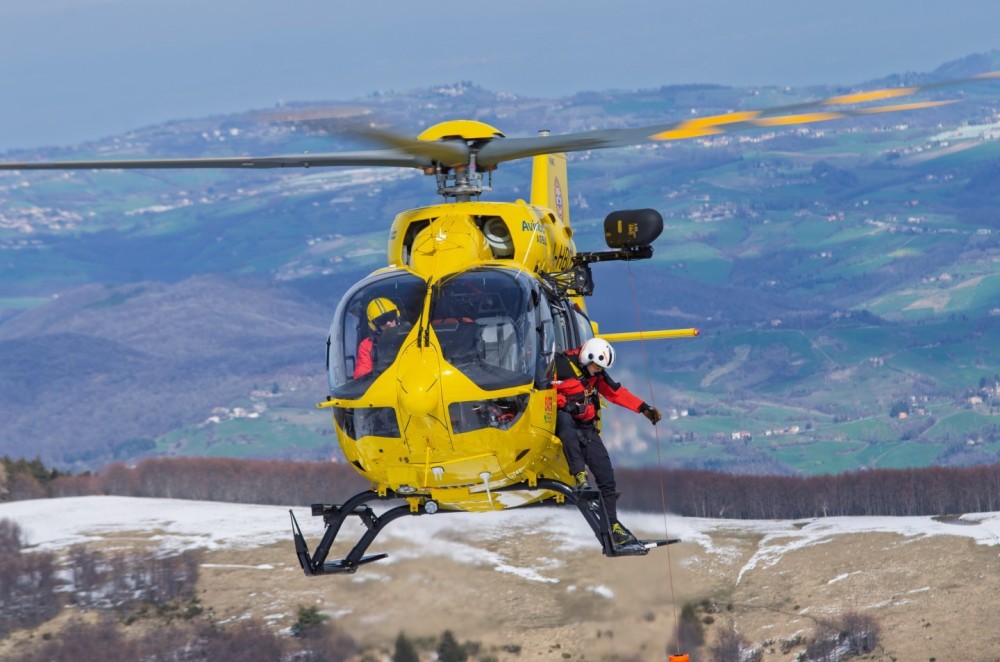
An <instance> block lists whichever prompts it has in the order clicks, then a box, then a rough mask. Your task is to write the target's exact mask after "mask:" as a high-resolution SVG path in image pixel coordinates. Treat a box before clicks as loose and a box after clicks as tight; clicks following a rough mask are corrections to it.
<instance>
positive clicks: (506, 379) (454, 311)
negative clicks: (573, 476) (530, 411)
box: [327, 267, 565, 400]
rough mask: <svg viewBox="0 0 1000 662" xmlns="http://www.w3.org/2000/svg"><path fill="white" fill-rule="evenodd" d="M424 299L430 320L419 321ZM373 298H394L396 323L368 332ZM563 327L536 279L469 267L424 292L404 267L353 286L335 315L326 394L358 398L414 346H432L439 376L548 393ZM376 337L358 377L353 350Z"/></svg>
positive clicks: (488, 388) (423, 284)
mask: <svg viewBox="0 0 1000 662" xmlns="http://www.w3.org/2000/svg"><path fill="white" fill-rule="evenodd" d="M428 295H429V296H430V305H429V308H428V310H429V315H428V320H423V319H421V317H422V311H423V310H424V306H425V299H426V297H427V296H428ZM375 300H388V301H391V302H392V303H393V304H394V305H395V306H396V307H397V308H398V318H399V323H398V325H397V326H394V327H391V328H386V329H377V330H376V329H373V328H371V326H372V325H371V324H370V323H369V319H368V316H367V314H366V310H367V308H368V306H369V304H370V303H371V302H372V301H375ZM564 327H565V322H563V321H562V320H558V321H554V320H553V315H552V310H551V308H550V305H549V302H548V299H547V297H546V295H545V293H544V292H543V291H542V288H541V286H540V285H539V281H538V280H537V279H535V278H531V277H528V276H527V275H526V274H524V273H523V272H521V271H519V270H517V269H511V268H500V267H480V268H476V269H471V270H468V271H463V272H460V273H457V274H453V275H451V276H447V277H445V278H442V279H441V280H439V281H438V282H437V283H435V284H434V285H433V286H432V287H430V288H429V289H428V286H427V283H426V282H425V281H424V280H423V279H421V278H419V277H418V276H416V275H415V274H413V272H412V271H410V270H408V269H398V270H393V271H390V272H382V273H379V274H376V275H373V276H371V277H369V278H367V279H365V280H363V281H361V282H359V283H358V284H356V285H355V286H354V287H353V288H352V289H351V290H350V291H349V292H348V293H347V294H346V295H345V296H344V298H343V299H342V300H341V303H340V306H339V307H338V309H337V312H336V314H335V316H334V320H333V324H332V325H331V327H330V336H329V339H328V341H327V342H328V348H327V370H328V376H329V381H330V391H331V395H332V396H333V397H334V398H337V399H345V400H355V399H358V398H360V397H361V396H362V395H363V394H364V393H365V392H366V391H367V390H368V387H369V386H371V384H373V383H374V382H375V381H376V380H377V379H378V378H379V377H380V376H381V374H382V373H383V372H384V371H385V370H386V369H387V368H388V367H390V366H391V365H393V363H394V362H395V361H396V359H397V358H398V357H399V355H400V352H401V350H402V349H403V348H404V347H405V346H409V345H411V344H418V345H424V346H427V345H433V346H434V347H436V348H437V352H438V353H439V356H440V358H441V359H442V364H441V370H442V371H443V372H444V371H451V370H453V371H457V372H458V373H461V374H462V375H464V377H465V378H467V379H468V380H470V381H471V382H472V383H473V384H475V386H476V387H478V388H479V389H481V390H484V391H498V390H501V389H510V388H516V387H520V386H535V387H539V388H547V386H548V384H547V379H548V377H547V375H548V373H549V368H550V367H551V364H552V360H553V356H554V351H555V346H556V345H557V344H559V345H562V344H563V343H557V340H558V338H561V337H563V336H565V331H563V330H562V329H563V328H564ZM421 332H422V333H423V338H420V337H419V336H420V334H421ZM431 334H433V337H432V335H431ZM375 335H377V352H376V353H375V360H374V362H373V363H374V365H373V368H374V369H373V370H372V371H371V372H369V373H366V374H364V375H363V376H358V377H356V378H355V375H356V374H357V373H356V370H355V367H356V366H357V364H358V359H359V357H358V348H359V347H360V345H361V343H362V342H363V341H364V340H365V338H369V337H372V336H375Z"/></svg>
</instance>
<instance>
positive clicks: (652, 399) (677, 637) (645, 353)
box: [625, 260, 683, 659]
mask: <svg viewBox="0 0 1000 662" xmlns="http://www.w3.org/2000/svg"><path fill="white" fill-rule="evenodd" d="M625 265H626V267H627V268H628V282H629V285H630V286H631V288H632V308H633V310H635V321H636V330H637V331H639V333H640V337H639V345H640V346H641V347H642V358H643V363H644V364H645V365H646V382H647V385H648V388H649V403H650V405H652V406H653V407H655V406H656V396H655V395H654V393H653V374H652V370H651V368H650V363H649V350H648V349H647V347H646V339H645V338H643V337H642V335H641V334H642V331H643V327H642V311H641V310H640V308H639V295H638V292H637V291H636V286H635V278H634V276H633V275H632V263H631V262H630V261H629V260H625ZM653 435H654V436H655V438H656V468H657V469H658V473H659V475H660V511H661V512H662V514H663V536H664V538H666V539H668V540H669V539H670V527H669V525H668V524H667V492H666V487H665V486H664V482H663V473H664V472H663V457H662V454H661V453H660V430H659V428H658V427H657V426H656V425H654V426H653ZM666 547H667V577H668V581H669V584H670V605H671V607H672V608H673V614H674V641H675V642H676V646H677V657H678V658H680V659H683V656H682V654H681V652H680V649H681V630H680V622H679V621H678V619H677V599H676V596H675V593H674V564H673V562H672V561H671V559H670V547H671V545H667V546H666ZM671 657H672V658H673V656H671Z"/></svg>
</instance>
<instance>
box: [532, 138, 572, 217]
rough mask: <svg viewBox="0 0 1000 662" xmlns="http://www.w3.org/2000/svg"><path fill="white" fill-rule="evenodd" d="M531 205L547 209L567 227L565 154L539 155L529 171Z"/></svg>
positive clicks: (567, 201)
mask: <svg viewBox="0 0 1000 662" xmlns="http://www.w3.org/2000/svg"><path fill="white" fill-rule="evenodd" d="M531 204H533V205H536V206H538V207H547V208H548V209H551V210H552V211H554V212H555V213H556V215H557V216H558V217H559V218H560V219H561V220H562V222H563V223H565V224H566V225H569V185H568V180H567V176H566V155H565V154H540V155H538V156H536V157H535V160H534V164H533V165H532V171H531Z"/></svg>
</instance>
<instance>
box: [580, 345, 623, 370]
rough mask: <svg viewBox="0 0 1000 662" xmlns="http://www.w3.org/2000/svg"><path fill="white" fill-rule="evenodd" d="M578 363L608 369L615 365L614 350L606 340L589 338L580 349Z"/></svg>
mask: <svg viewBox="0 0 1000 662" xmlns="http://www.w3.org/2000/svg"><path fill="white" fill-rule="evenodd" d="M580 363H581V364H583V365H590V364H591V363H596V364H597V365H599V366H601V367H602V368H610V367H611V366H613V365H614V364H615V350H614V349H613V348H612V347H611V343H609V342H608V341H607V340H604V339H602V338H591V339H590V340H588V341H587V342H585V343H583V347H581V348H580Z"/></svg>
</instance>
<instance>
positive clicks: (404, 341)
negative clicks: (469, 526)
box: [0, 72, 1000, 575]
mask: <svg viewBox="0 0 1000 662" xmlns="http://www.w3.org/2000/svg"><path fill="white" fill-rule="evenodd" d="M998 77H1000V72H992V73H989V74H982V75H980V76H976V77H973V78H971V79H964V80H961V81H948V82H946V83H934V84H930V85H924V86H915V87H906V88H888V89H879V90H872V91H868V92H858V93H852V94H845V95H839V96H836V97H831V98H828V99H824V100H821V101H816V102H810V103H802V104H795V105H789V106H783V107H779V108H771V109H766V110H754V111H743V112H732V113H727V114H723V115H714V116H708V117H699V118H694V119H689V120H685V121H681V122H677V123H673V124H665V125H659V126H651V127H643V128H636V129H612V130H598V131H588V132H582V133H573V134H565V135H549V134H548V133H547V132H541V133H540V134H539V135H537V136H533V137H525V138H506V137H505V136H504V135H503V133H501V132H500V131H499V130H498V129H496V128H494V127H492V126H490V125H488V124H485V123H483V122H479V121H472V120H457V121H448V122H443V123H440V124H436V125H434V126H431V127H430V128H428V129H426V130H425V131H424V132H423V133H421V134H420V135H418V136H417V137H416V139H411V138H407V137H403V136H400V135H397V134H394V133H389V132H386V131H383V130H374V129H368V130H365V131H364V133H365V134H366V135H367V136H368V138H369V139H371V140H373V141H376V142H378V143H380V144H381V147H380V148H379V149H372V150H365V151H357V152H338V153H326V154H297V155H283V156H267V157H235V158H197V159H146V160H98V161H56V162H31V163H9V162H8V163H0V169H4V170H36V169H66V168H74V169H122V168H284V167H303V168H309V167H321V166H381V167H406V168H417V169H420V170H422V171H423V172H424V173H425V174H427V175H433V176H434V177H435V179H436V182H437V192H438V193H439V194H440V195H441V196H443V197H444V198H445V202H444V203H443V204H436V205H430V206H427V207H422V208H419V209H413V210H409V211H404V212H402V213H400V214H398V215H397V216H396V218H395V220H394V221H393V223H392V226H391V228H390V230H389V239H388V252H387V253H388V254H387V266H385V267H384V268H381V269H379V270H377V271H375V272H374V273H372V274H371V275H369V276H368V277H366V278H364V279H363V280H361V281H360V282H358V283H357V284H355V285H354V286H353V287H352V288H351V289H349V290H348V291H347V292H346V293H345V294H344V295H343V297H342V298H341V300H340V303H339V305H338V307H337V309H336V312H335V314H334V319H333V322H332V324H331V327H330V333H329V337H328V339H327V351H326V369H327V374H328V378H329V385H330V392H329V396H328V397H327V399H326V400H325V401H324V402H322V403H320V404H319V405H317V406H318V407H320V408H324V409H329V410H330V411H331V413H332V417H333V423H334V427H335V428H336V432H337V436H338V439H339V442H340V445H341V448H342V449H343V452H344V455H345V456H346V458H347V460H348V462H350V463H351V465H352V466H353V467H354V468H355V469H356V470H357V471H358V473H360V474H361V475H362V476H364V477H365V478H366V479H368V480H369V481H371V489H369V490H366V491H364V492H362V493H360V494H358V495H356V496H354V497H352V498H351V499H348V500H347V501H346V502H345V503H343V504H313V506H312V513H313V515H315V516H319V517H322V518H323V520H324V523H325V526H326V528H325V533H324V536H323V538H322V541H321V542H320V543H319V545H318V547H317V549H316V551H315V552H314V553H310V551H309V547H308V545H307V543H306V540H305V536H304V535H303V533H302V530H301V528H300V526H299V524H298V522H297V521H296V520H295V516H294V514H293V515H292V532H293V538H294V542H295V548H296V554H297V556H298V558H299V561H300V564H301V566H302V569H303V571H304V572H305V573H306V574H307V575H321V574H331V573H353V572H355V571H356V570H357V569H358V568H359V567H360V566H361V565H364V564H367V563H370V562H373V561H377V560H379V559H382V558H385V557H386V556H387V555H386V554H373V555H366V554H365V553H366V551H367V549H368V547H369V546H370V544H371V543H372V542H373V541H374V539H375V537H376V536H377V535H378V534H379V532H380V531H381V530H382V529H383V528H384V527H385V526H387V525H388V524H389V523H391V522H392V521H394V520H396V519H398V518H400V517H404V516H408V515H433V514H435V513H439V514H440V513H448V512H482V511H495V510H504V509H507V508H515V507H524V506H535V505H543V504H567V505H575V506H576V507H577V508H578V509H579V510H580V512H581V514H582V515H583V516H584V518H585V519H586V521H587V522H588V524H589V525H590V526H591V528H592V529H593V531H594V534H595V535H596V537H597V538H598V540H599V541H600V543H601V547H602V551H603V553H604V554H605V555H607V556H610V557H614V556H623V555H641V554H646V553H648V551H649V550H650V549H652V548H655V547H658V546H662V545H667V544H670V543H672V542H676V540H675V539H670V540H644V541H638V542H636V543H634V544H628V545H624V546H620V545H616V544H614V542H613V539H612V536H611V534H610V530H609V521H608V517H607V515H606V512H605V509H604V504H603V501H602V497H601V495H600V493H599V492H598V491H596V490H594V491H582V492H581V491H578V490H575V489H574V488H572V487H570V485H571V484H572V477H571V476H570V475H569V471H568V467H567V463H566V459H565V456H564V454H563V450H562V447H561V444H560V441H559V439H558V437H557V436H556V435H555V424H556V413H557V407H556V395H555V389H554V386H553V384H552V380H553V376H552V374H553V373H552V366H553V361H554V359H555V357H556V355H557V354H558V353H560V352H563V351H566V350H569V349H572V348H576V347H579V346H580V345H581V344H583V343H584V342H585V341H586V340H588V339H590V338H593V337H594V336H595V334H596V332H597V324H596V323H594V322H593V321H592V320H591V319H590V318H589V317H588V315H587V311H586V306H585V299H584V298H585V297H587V296H589V295H591V294H592V293H593V290H594V280H593V275H592V272H591V265H592V264H594V263H598V262H604V261H611V260H627V261H632V260H641V259H646V258H649V257H651V256H652V254H653V249H652V243H653V242H654V240H655V239H656V238H657V237H658V236H659V234H660V233H661V231H662V230H663V219H662V217H661V216H660V214H659V213H658V212H656V211H655V210H652V209H641V210H623V211H616V212H612V213H611V214H609V215H608V216H607V217H606V218H605V219H604V232H605V239H606V242H607V245H608V248H609V250H607V251H599V252H582V251H578V250H577V248H576V245H575V242H574V233H573V228H572V226H571V224H570V213H569V208H568V191H569V189H568V181H567V160H566V153H567V152H578V151H586V150H595V149H607V148H614V147H623V146H628V145H637V144H643V143H650V142H657V141H669V140H680V139H687V138H697V137H703V136H713V135H718V134H722V133H726V132H731V131H735V130H746V129H753V128H759V127H779V126H789V125H800V124H807V123H813V122H820V121H826V120H832V119H840V118H846V117H852V116H863V115H871V114H876V113H885V112H896V111H902V110H914V109H919V108H928V107H932V106H937V105H941V104H944V103H950V101H947V100H945V101H919V102H911V103H901V104H900V103H897V104H892V105H881V106H867V107H862V108H846V109H845V108H843V106H845V105H852V104H867V103H871V102H879V101H884V100H886V99H893V98H898V97H904V96H909V95H912V94H916V93H917V92H921V91H925V90H927V89H930V88H935V87H942V86H945V85H956V84H959V83H963V82H968V81H975V80H980V79H984V78H998ZM529 157H530V158H532V159H533V170H532V182H531V194H530V199H529V200H527V201H526V200H517V201H515V202H485V201H482V200H481V196H482V194H483V193H484V192H488V191H490V190H491V188H492V177H493V172H494V171H495V170H496V169H497V167H498V165H499V164H501V163H503V162H507V161H512V160H515V159H522V158H529ZM697 334H698V331H697V330H696V329H671V330H661V331H645V332H640V331H636V332H631V333H614V334H604V335H602V337H603V338H604V339H606V340H608V341H611V342H621V341H633V340H640V339H641V340H653V339H661V338H678V337H692V336H696V335H697ZM373 347H374V349H375V351H373ZM383 500H396V501H402V502H403V503H402V504H400V505H396V506H395V507H392V508H389V509H387V510H385V511H384V512H381V514H377V513H376V512H375V511H374V510H373V509H372V508H371V507H370V505H369V503H371V502H377V501H383ZM353 516H357V517H359V518H360V520H361V521H362V523H363V524H364V526H365V527H366V531H365V533H364V534H363V535H362V536H361V538H360V540H358V541H357V542H356V544H355V545H354V546H353V548H352V549H351V550H350V552H349V553H348V554H346V556H345V557H344V558H342V559H339V560H333V561H330V560H328V556H329V554H330V550H331V547H332V546H333V544H334V542H335V541H336V539H337V536H338V535H339V533H340V530H341V527H342V525H343V524H344V522H345V521H346V520H347V518H349V517H353Z"/></svg>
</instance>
